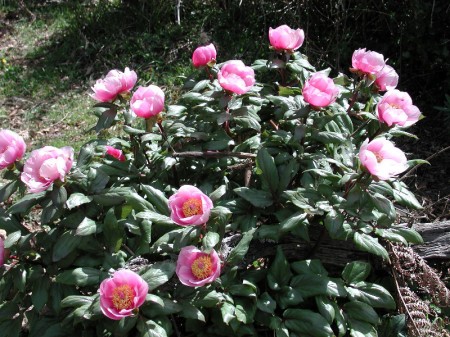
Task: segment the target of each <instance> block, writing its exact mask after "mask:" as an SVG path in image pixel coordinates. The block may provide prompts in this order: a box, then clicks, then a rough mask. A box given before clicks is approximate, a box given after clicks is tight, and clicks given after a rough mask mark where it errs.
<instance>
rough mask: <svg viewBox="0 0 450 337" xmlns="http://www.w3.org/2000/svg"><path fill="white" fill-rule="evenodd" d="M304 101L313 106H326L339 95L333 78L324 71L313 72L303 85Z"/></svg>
mask: <svg viewBox="0 0 450 337" xmlns="http://www.w3.org/2000/svg"><path fill="white" fill-rule="evenodd" d="M302 93H303V97H304V98H305V101H306V102H308V103H309V104H311V105H312V106H315V107H326V106H328V105H330V104H331V103H333V102H334V101H335V100H336V98H337V96H338V95H339V89H338V87H337V86H336V85H335V84H334V82H333V80H332V79H331V78H329V77H328V76H327V75H325V74H324V73H315V74H313V75H312V76H311V77H310V78H309V80H307V81H306V83H305V85H304V86H303V90H302Z"/></svg>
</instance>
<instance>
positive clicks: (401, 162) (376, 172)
mask: <svg viewBox="0 0 450 337" xmlns="http://www.w3.org/2000/svg"><path fill="white" fill-rule="evenodd" d="M359 160H360V161H361V164H362V165H363V166H364V167H365V168H366V169H367V171H369V172H370V174H372V175H373V176H375V177H376V178H378V179H379V180H387V179H389V178H392V177H395V176H396V175H398V174H400V173H402V172H404V171H405V170H406V169H407V168H408V165H407V164H406V156H405V154H404V153H403V151H402V150H400V149H399V148H397V147H395V146H394V144H393V143H392V142H390V141H388V140H386V139H383V138H376V139H374V140H372V141H371V142H370V143H369V140H368V139H366V141H365V142H364V143H363V144H362V146H361V148H360V150H359Z"/></svg>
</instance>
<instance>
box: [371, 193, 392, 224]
mask: <svg viewBox="0 0 450 337" xmlns="http://www.w3.org/2000/svg"><path fill="white" fill-rule="evenodd" d="M370 197H371V199H372V202H373V204H374V205H375V207H376V209H378V210H379V211H380V212H382V213H383V214H386V215H387V216H388V217H389V219H393V220H394V219H395V218H396V217H397V213H396V212H395V207H394V205H393V204H392V202H391V201H390V200H389V199H388V198H386V197H385V196H384V195H381V194H380V193H374V194H372V195H370Z"/></svg>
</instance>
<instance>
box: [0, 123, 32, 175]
mask: <svg viewBox="0 0 450 337" xmlns="http://www.w3.org/2000/svg"><path fill="white" fill-rule="evenodd" d="M26 148H27V147H26V145H25V142H24V140H23V138H22V137H20V136H19V135H18V134H17V133H15V132H14V131H11V130H0V170H2V169H4V168H5V167H8V166H9V165H11V164H14V162H15V161H17V160H20V159H21V158H22V156H23V154H24V153H25V150H26Z"/></svg>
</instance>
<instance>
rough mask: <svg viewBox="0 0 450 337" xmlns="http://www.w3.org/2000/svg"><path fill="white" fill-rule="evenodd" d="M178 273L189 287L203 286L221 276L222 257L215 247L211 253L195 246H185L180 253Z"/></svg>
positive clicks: (182, 281)
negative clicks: (220, 257)
mask: <svg viewBox="0 0 450 337" xmlns="http://www.w3.org/2000/svg"><path fill="white" fill-rule="evenodd" d="M175 272H176V273H177V276H178V278H179V279H180V282H181V283H183V284H184V285H186V286H188V287H201V286H204V285H205V284H208V283H211V282H213V281H214V280H215V279H216V278H218V277H219V276H220V259H219V255H217V253H216V251H215V250H214V249H212V250H211V252H210V253H209V254H207V253H205V252H202V251H201V250H199V249H197V248H196V247H194V246H187V247H183V248H182V249H181V251H180V255H178V261H177V267H176V270H175Z"/></svg>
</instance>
